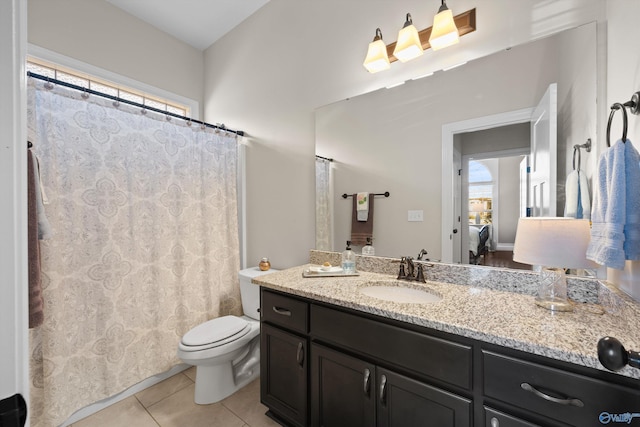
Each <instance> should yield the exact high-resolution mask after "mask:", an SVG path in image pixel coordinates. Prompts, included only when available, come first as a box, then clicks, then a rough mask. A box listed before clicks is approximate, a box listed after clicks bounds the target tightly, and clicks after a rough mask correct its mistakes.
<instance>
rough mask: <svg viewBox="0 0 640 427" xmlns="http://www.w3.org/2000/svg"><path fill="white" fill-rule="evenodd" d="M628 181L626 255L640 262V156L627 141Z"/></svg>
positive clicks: (625, 231)
mask: <svg viewBox="0 0 640 427" xmlns="http://www.w3.org/2000/svg"><path fill="white" fill-rule="evenodd" d="M624 168H625V181H626V184H627V186H626V206H625V207H626V221H625V223H624V255H625V259H627V260H631V261H638V260H640V154H638V150H636V149H635V147H634V146H633V145H632V144H631V141H629V140H627V143H626V144H625V152H624Z"/></svg>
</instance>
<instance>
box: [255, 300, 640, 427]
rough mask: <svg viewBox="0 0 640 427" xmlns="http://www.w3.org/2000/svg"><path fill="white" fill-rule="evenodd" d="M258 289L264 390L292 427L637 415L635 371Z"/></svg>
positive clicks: (497, 426) (501, 424)
mask: <svg viewBox="0 0 640 427" xmlns="http://www.w3.org/2000/svg"><path fill="white" fill-rule="evenodd" d="M261 295H262V300H261V303H262V305H261V313H262V332H261V356H260V357H261V365H260V366H261V398H262V402H263V403H264V404H265V405H266V406H268V407H269V410H270V412H271V413H272V414H274V415H275V416H277V418H278V420H279V421H280V422H282V423H283V424H285V425H292V426H309V425H310V426H314V427H336V426H337V427H341V426H348V427H358V426H363V427H374V426H381V427H414V426H415V427H449V426H451V427H467V426H468V427H483V426H486V427H534V426H544V427H567V426H575V427H589V426H602V425H604V424H606V422H601V419H602V420H604V421H607V420H609V421H610V420H612V419H614V418H612V417H615V416H616V415H620V414H622V415H624V414H625V413H628V414H636V413H640V381H638V380H634V379H631V378H627V377H622V376H620V375H616V374H611V373H608V372H604V371H599V370H596V369H590V368H586V367H583V366H578V365H574V364H570V363H567V362H561V361H557V360H552V359H548V358H545V357H542V356H535V355H532V354H528V353H523V352H519V351H516V350H512V349H508V348H504V347H500V346H497V345H493V344H488V343H484V342H481V341H477V340H471V339H468V338H464V337H460V336H457V335H453V334H447V333H443V332H439V331H435V330H432V329H428V328H424V327H419V326H416V325H411V324H407V323H404V322H400V321H395V320H390V319H386V318H382V317H378V316H374V315H371V314H367V313H361V312H357V311H354V310H350V309H346V308H341V307H337V306H333V305H329V304H324V303H320V302H316V301H311V300H307V299H304V298H299V297H293V296H289V295H286V294H283V293H279V292H274V291H270V290H266V289H262V291H261ZM595 351H596V346H595V343H594V352H595ZM602 417H604V418H602ZM607 417H609V418H607ZM634 423H639V424H638V425H640V418H638V419H632V420H631V425H634ZM617 424H618V425H619V423H617Z"/></svg>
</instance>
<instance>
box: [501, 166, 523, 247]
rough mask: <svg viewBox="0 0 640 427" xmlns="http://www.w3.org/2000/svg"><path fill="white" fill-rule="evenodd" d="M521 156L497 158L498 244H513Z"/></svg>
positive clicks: (518, 203)
mask: <svg viewBox="0 0 640 427" xmlns="http://www.w3.org/2000/svg"><path fill="white" fill-rule="evenodd" d="M521 161H522V156H513V157H501V158H500V159H498V168H499V171H500V184H499V186H498V188H499V191H500V194H499V196H498V197H499V200H500V204H499V205H498V209H499V212H498V217H499V218H500V223H499V224H498V227H499V228H498V237H499V241H498V242H497V243H498V244H499V245H501V244H507V245H513V243H514V242H515V241H516V229H517V228H518V218H519V217H520V162H521Z"/></svg>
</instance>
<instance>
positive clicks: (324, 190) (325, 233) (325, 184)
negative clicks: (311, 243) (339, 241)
mask: <svg viewBox="0 0 640 427" xmlns="http://www.w3.org/2000/svg"><path fill="white" fill-rule="evenodd" d="M331 209H332V207H331V162H330V161H329V160H326V159H320V158H318V157H316V249H317V250H320V251H332V250H333V247H332V246H333V245H332V243H333V242H332V241H331V240H332V239H331Z"/></svg>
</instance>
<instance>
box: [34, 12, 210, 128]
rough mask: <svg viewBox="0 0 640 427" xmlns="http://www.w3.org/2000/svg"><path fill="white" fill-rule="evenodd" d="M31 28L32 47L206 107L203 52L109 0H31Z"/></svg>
mask: <svg viewBox="0 0 640 427" xmlns="http://www.w3.org/2000/svg"><path fill="white" fill-rule="evenodd" d="M28 26H29V43H31V44H34V45H37V46H40V47H43V48H46V49H49V50H51V51H54V52H56V53H59V54H62V55H65V56H68V57H71V58H73V59H76V60H78V61H82V62H84V63H87V64H91V65H93V66H96V67H100V68H102V69H105V70H108V71H110V72H113V73H116V74H119V75H122V76H125V77H128V78H130V79H133V80H136V81H139V82H142V83H145V84H147V85H151V86H154V87H156V88H160V89H163V90H165V91H168V92H171V93H174V94H177V95H180V96H183V97H186V98H189V99H193V100H195V101H197V102H198V103H199V105H200V106H202V105H203V94H204V90H203V73H204V68H203V53H202V52H201V51H199V50H198V49H195V48H193V47H191V46H189V45H187V44H185V43H183V42H181V41H179V40H177V39H175V38H174V37H171V36H169V35H168V34H166V33H163V32H162V31H160V30H158V29H157V28H155V27H153V26H151V25H149V24H147V23H145V22H143V21H140V20H139V19H137V18H135V17H133V16H131V15H129V14H127V13H125V12H124V11H122V10H121V9H118V8H117V7H115V6H113V5H111V4H110V3H108V2H106V1H104V0H29V2H28ZM198 113H199V115H200V116H201V112H198Z"/></svg>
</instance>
